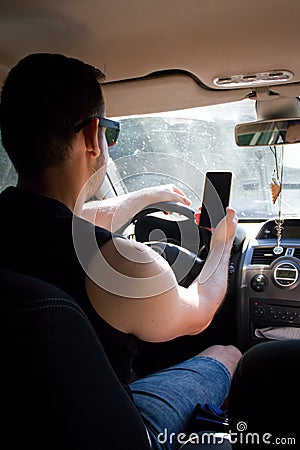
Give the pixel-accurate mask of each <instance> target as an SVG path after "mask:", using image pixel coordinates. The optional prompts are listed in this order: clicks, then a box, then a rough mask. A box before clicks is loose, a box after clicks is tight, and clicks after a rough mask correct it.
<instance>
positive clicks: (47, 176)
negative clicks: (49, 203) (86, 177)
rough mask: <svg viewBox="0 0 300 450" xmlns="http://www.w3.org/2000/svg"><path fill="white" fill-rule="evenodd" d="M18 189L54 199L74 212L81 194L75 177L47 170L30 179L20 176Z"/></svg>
mask: <svg viewBox="0 0 300 450" xmlns="http://www.w3.org/2000/svg"><path fill="white" fill-rule="evenodd" d="M50 172H51V173H50ZM18 187H19V188H21V189H25V190H27V191H31V192H34V193H36V194H39V195H44V196H45V197H50V198H54V199H55V200H58V201H60V202H62V203H64V204H65V205H66V206H67V207H68V208H69V209H70V210H71V211H74V208H75V204H76V201H77V198H78V195H79V192H80V186H78V182H75V180H74V177H73V176H69V174H68V173H59V171H54V170H50V171H49V170H47V171H45V172H43V173H41V174H40V175H38V176H35V177H31V178H30V179H28V178H24V177H21V176H20V177H19V180H18Z"/></svg>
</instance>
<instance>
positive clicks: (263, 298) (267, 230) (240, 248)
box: [135, 215, 300, 351]
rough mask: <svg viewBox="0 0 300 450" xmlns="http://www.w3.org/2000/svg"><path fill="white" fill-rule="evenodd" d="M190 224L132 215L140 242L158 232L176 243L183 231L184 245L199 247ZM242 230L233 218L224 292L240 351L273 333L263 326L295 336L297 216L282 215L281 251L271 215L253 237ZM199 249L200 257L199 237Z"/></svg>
mask: <svg viewBox="0 0 300 450" xmlns="http://www.w3.org/2000/svg"><path fill="white" fill-rule="evenodd" d="M185 219H186V218H185ZM191 227H195V225H194V223H193V221H191V220H181V221H178V217H177V218H175V220H172V216H171V217H170V216H164V215H162V216H161V215H160V216H159V217H157V216H156V217H154V216H152V215H147V216H142V217H140V218H139V219H138V220H137V221H135V237H136V238H137V240H139V241H141V242H145V241H149V240H150V241H151V239H152V240H157V241H159V240H161V239H162V236H163V237H164V239H163V240H164V241H165V242H169V243H173V244H175V245H179V246H180V245H183V244H182V235H184V236H185V239H184V245H183V247H184V248H186V249H188V250H189V251H191V252H193V253H198V250H199V249H198V247H197V246H195V233H194V230H191ZM246 235H247V233H246V224H244V226H243V224H242V223H241V224H238V227H237V232H236V237H235V241H234V244H233V247H232V252H231V258H230V261H229V268H228V288H227V298H228V301H229V302H230V303H231V305H233V307H232V309H231V311H232V314H233V322H234V324H235V326H236V340H237V345H238V346H239V348H241V349H242V350H243V351H245V350H247V349H248V348H250V347H251V346H253V345H255V344H257V343H259V342H261V341H264V340H267V339H270V338H274V333H273V336H272V337H270V336H267V335H266V333H265V331H266V329H270V330H275V331H276V332H278V331H282V330H283V331H284V332H285V333H287V332H289V333H288V335H287V336H288V337H289V336H290V334H291V333H290V332H291V331H293V332H298V330H297V329H298V328H299V338H300V219H298V218H285V219H284V223H283V230H282V239H281V247H282V252H281V253H280V254H278V253H276V251H275V252H274V249H275V247H276V246H277V230H276V221H275V219H270V220H267V221H266V222H263V223H262V224H261V226H259V228H257V229H256V232H255V234H252V236H254V237H251V238H247V237H246ZM196 247H197V248H196ZM202 248H203V247H202ZM198 254H199V256H200V258H202V259H203V260H205V257H202V253H201V242H200V251H199V253H198ZM234 315H235V317H234ZM275 334H276V333H275Z"/></svg>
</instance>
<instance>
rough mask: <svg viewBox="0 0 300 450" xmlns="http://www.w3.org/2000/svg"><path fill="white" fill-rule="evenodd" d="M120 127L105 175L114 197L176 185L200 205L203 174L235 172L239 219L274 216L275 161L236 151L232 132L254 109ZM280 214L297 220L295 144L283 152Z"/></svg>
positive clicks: (265, 150)
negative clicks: (208, 172) (225, 171)
mask: <svg viewBox="0 0 300 450" xmlns="http://www.w3.org/2000/svg"><path fill="white" fill-rule="evenodd" d="M115 119H117V120H120V121H121V134H120V138H119V141H118V143H117V144H116V145H115V146H114V147H112V148H110V150H109V151H110V157H111V160H112V163H111V164H110V166H109V174H110V175H111V179H112V180H113V183H114V187H115V189H116V191H117V192H118V193H122V192H131V191H134V190H137V189H140V188H143V187H146V186H154V185H157V184H167V183H174V184H176V185H177V186H179V187H180V188H182V189H183V190H184V192H185V193H186V194H187V195H188V196H189V197H190V199H191V200H192V202H193V204H192V207H193V208H194V209H197V208H198V206H199V204H200V203H201V197H202V188H203V181H204V174H205V172H206V171H213V170H231V171H232V172H233V182H232V198H231V204H232V206H233V207H235V208H236V210H237V213H238V216H239V218H240V219H243V218H244V219H247V218H257V219H258V218H268V217H272V216H274V215H276V214H277V205H276V204H275V205H273V202H272V195H271V188H270V184H271V178H272V175H273V171H274V167H275V160H274V155H273V153H272V151H271V149H270V148H269V147H252V148H250V147H238V146H237V145H236V144H235V140H234V126H235V125H236V124H237V123H240V122H249V121H253V120H256V114H255V103H254V102H253V101H252V100H243V101H241V102H233V103H228V104H224V105H214V106H208V107H201V108H195V109H190V110H182V111H172V112H166V113H160V114H152V115H144V116H132V117H121V118H115ZM284 151H285V159H284V161H285V169H284V189H283V193H282V212H283V214H289V215H293V214H297V213H298V211H299V207H300V196H297V197H298V198H299V199H297V198H296V197H295V191H298V190H299V189H300V183H299V181H298V180H300V177H299V175H300V164H299V163H297V167H295V161H296V160H298V159H299V158H298V157H297V155H298V152H299V144H297V145H290V146H286V148H285V150H284Z"/></svg>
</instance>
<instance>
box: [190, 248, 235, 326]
mask: <svg viewBox="0 0 300 450" xmlns="http://www.w3.org/2000/svg"><path fill="white" fill-rule="evenodd" d="M231 246H232V244H231V243H230V244H229V243H226V244H219V245H218V246H216V247H214V248H213V249H212V250H211V251H210V253H209V255H208V258H207V260H206V262H205V265H204V267H203V269H202V271H201V273H200V275H199V277H198V279H197V290H198V296H199V309H200V313H201V315H203V316H204V317H206V318H207V321H208V322H210V321H211V320H212V319H213V317H214V315H215V313H216V312H217V310H218V309H219V307H220V306H221V304H222V302H223V300H224V297H225V295H226V291H227V283H228V265H229V258H230V251H231Z"/></svg>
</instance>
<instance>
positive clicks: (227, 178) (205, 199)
mask: <svg viewBox="0 0 300 450" xmlns="http://www.w3.org/2000/svg"><path fill="white" fill-rule="evenodd" d="M231 181H232V172H206V175H205V180H204V188H203V195H202V209H201V215H200V223H199V226H200V227H204V228H215V227H216V226H217V224H218V223H219V222H220V220H221V219H222V218H223V217H224V216H225V214H226V207H227V206H228V205H229V202H230V193H231Z"/></svg>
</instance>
